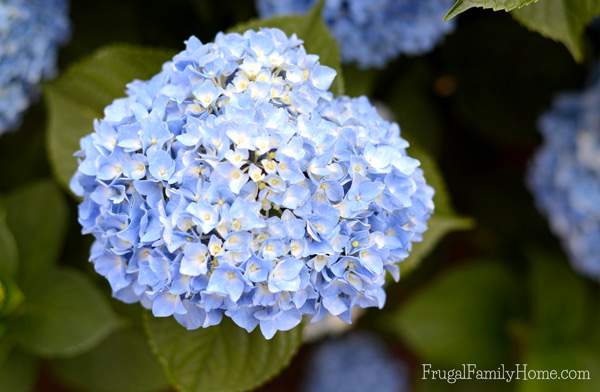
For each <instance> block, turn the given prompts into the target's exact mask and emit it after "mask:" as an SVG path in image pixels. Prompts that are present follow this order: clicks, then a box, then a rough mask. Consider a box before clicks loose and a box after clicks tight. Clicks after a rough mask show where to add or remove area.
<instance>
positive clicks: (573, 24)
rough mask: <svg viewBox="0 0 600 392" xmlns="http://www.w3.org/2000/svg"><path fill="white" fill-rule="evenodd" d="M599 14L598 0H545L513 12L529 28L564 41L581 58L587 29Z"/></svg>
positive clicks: (579, 59)
mask: <svg viewBox="0 0 600 392" xmlns="http://www.w3.org/2000/svg"><path fill="white" fill-rule="evenodd" d="M599 14H600V1H598V0H543V1H539V2H537V3H536V4H532V5H531V6H529V7H525V8H522V9H518V10H515V11H514V12H513V16H514V17H515V19H517V20H518V21H519V22H521V24H523V25H524V26H525V27H527V28H528V29H530V30H533V31H536V32H538V33H540V34H541V35H543V36H545V37H548V38H551V39H553V40H556V41H559V42H561V43H563V44H564V45H565V46H566V47H567V48H568V49H569V51H570V52H571V54H572V55H573V57H574V58H575V60H577V61H581V60H582V59H583V52H584V50H583V47H584V45H583V34H584V32H585V28H586V27H587V25H588V24H589V23H590V22H591V21H592V19H593V18H594V17H596V16H598V15H599Z"/></svg>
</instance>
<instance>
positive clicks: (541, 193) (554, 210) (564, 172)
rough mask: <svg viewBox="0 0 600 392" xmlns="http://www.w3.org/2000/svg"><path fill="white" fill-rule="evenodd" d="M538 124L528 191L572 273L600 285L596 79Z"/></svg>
mask: <svg viewBox="0 0 600 392" xmlns="http://www.w3.org/2000/svg"><path fill="white" fill-rule="evenodd" d="M539 125H540V128H541V131H542V134H543V137H544V143H543V145H542V146H541V147H540V149H539V151H538V152H537V154H536V156H535V159H534V160H533V163H532V165H531V168H530V170H529V176H528V180H529V185H530V188H531V190H532V192H533V193H534V195H535V198H536V201H537V204H538V206H539V208H540V210H541V211H542V212H543V213H544V214H545V215H546V216H547V217H548V219H549V221H550V226H551V227H552V230H553V231H554V232H555V233H556V235H558V236H559V237H560V239H561V240H562V242H563V244H564V247H565V249H566V251H567V252H568V254H569V255H570V258H571V261H572V262H573V265H574V267H575V269H577V270H578V271H580V272H581V273H583V274H585V275H587V276H589V277H591V278H593V279H595V280H597V281H600V81H598V80H596V82H595V83H593V84H591V85H590V86H589V87H588V88H587V89H586V90H584V91H582V92H580V93H570V94H562V95H560V96H558V97H557V98H556V99H555V101H554V105H553V107H552V109H551V110H550V111H548V112H547V113H545V114H544V115H543V116H542V117H541V119H540V121H539Z"/></svg>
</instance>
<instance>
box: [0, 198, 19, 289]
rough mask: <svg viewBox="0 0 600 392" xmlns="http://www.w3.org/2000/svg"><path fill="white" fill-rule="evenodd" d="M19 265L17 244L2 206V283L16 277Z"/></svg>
mask: <svg viewBox="0 0 600 392" xmlns="http://www.w3.org/2000/svg"><path fill="white" fill-rule="evenodd" d="M18 264H19V256H18V251H17V243H16V241H15V237H14V236H13V235H12V233H11V232H10V230H9V229H8V226H7V224H6V213H5V212H4V209H3V208H2V207H1V206H0V281H1V280H2V278H8V277H15V276H16V274H17V269H18Z"/></svg>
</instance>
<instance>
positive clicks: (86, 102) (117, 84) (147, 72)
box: [44, 45, 174, 188]
mask: <svg viewBox="0 0 600 392" xmlns="http://www.w3.org/2000/svg"><path fill="white" fill-rule="evenodd" d="M173 54H174V53H173V52H171V51H167V50H157V49H148V48H143V47H135V46H127V45H115V46H108V47H105V48H102V49H99V50H98V51H96V52H95V53H94V54H93V55H91V56H89V57H86V58H85V59H83V60H82V61H81V62H79V63H77V64H75V65H73V66H72V67H70V68H69V69H68V70H67V71H66V72H65V73H63V74H62V76H61V77H59V78H58V79H56V80H55V81H53V82H51V83H50V84H48V85H47V86H46V89H45V91H44V95H45V99H46V103H47V107H48V117H49V121H48V152H49V155H50V162H51V164H52V167H53V171H54V173H55V175H56V178H57V179H58V180H59V182H60V183H61V184H62V185H64V186H65V187H67V188H68V184H69V181H70V179H71V177H72V176H73V174H75V171H76V169H77V162H76V160H75V158H74V157H73V154H74V153H75V152H76V151H78V150H79V140H80V139H81V138H82V137H83V136H85V135H86V134H88V133H90V132H92V129H93V128H92V124H93V120H94V119H96V118H100V117H102V113H103V110H104V107H105V106H107V105H108V104H109V103H111V102H112V101H113V100H114V99H115V98H118V97H122V96H124V95H125V86H126V84H127V83H129V82H131V81H132V80H134V79H148V78H150V77H151V76H152V75H154V74H156V73H158V72H159V71H160V67H161V65H162V64H163V63H164V62H165V61H167V60H169V59H170V58H171V57H172V56H173Z"/></svg>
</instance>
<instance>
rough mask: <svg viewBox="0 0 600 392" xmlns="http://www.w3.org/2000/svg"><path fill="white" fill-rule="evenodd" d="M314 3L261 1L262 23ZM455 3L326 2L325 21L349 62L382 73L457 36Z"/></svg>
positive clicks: (429, 0)
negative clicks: (452, 17) (451, 15)
mask: <svg viewBox="0 0 600 392" xmlns="http://www.w3.org/2000/svg"><path fill="white" fill-rule="evenodd" d="M314 3H315V0H257V8H258V12H259V14H260V15H261V16H262V17H269V16H272V15H281V14H294V13H304V12H306V11H307V10H309V9H310V8H311V7H312V6H313V5H314ZM451 5H452V0H326V1H325V8H324V10H323V17H324V18H325V21H326V23H327V25H328V26H329V28H330V29H331V31H332V32H333V35H334V36H335V37H336V38H337V41H338V44H339V45H340V49H341V52H342V58H343V60H344V62H349V63H357V64H358V65H359V66H360V67H361V68H372V67H373V68H380V67H382V66H383V65H385V63H387V62H388V61H389V60H391V59H393V58H394V57H396V56H398V55H399V54H408V55H418V54H421V53H424V52H427V51H429V50H431V49H432V48H433V46H435V44H436V43H437V42H438V41H439V40H440V39H442V37H443V36H444V35H445V34H447V33H448V32H449V31H451V30H452V28H453V26H454V23H453V22H445V21H444V20H443V17H444V14H445V13H446V11H447V10H448V8H449V7H450V6H451Z"/></svg>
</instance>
